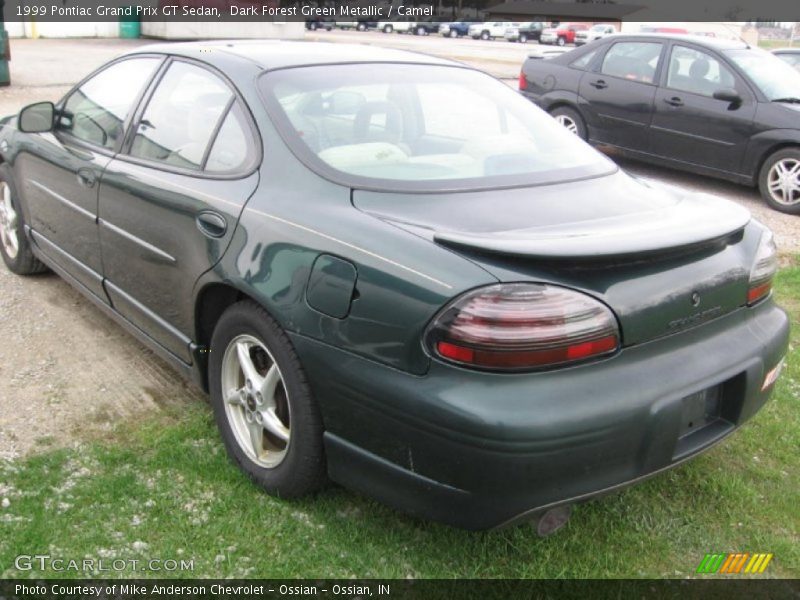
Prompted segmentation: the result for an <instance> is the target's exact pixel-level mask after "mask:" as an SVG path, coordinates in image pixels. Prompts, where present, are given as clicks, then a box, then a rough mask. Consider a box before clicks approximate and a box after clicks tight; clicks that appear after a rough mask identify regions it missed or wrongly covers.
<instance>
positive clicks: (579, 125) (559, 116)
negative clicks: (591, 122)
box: [550, 106, 587, 140]
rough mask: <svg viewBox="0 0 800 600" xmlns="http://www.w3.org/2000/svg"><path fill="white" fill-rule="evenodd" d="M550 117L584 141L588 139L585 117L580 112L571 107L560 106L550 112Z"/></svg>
mask: <svg viewBox="0 0 800 600" xmlns="http://www.w3.org/2000/svg"><path fill="white" fill-rule="evenodd" d="M550 115H551V116H552V117H553V118H554V119H555V120H556V121H558V122H559V123H560V124H561V125H563V126H564V127H566V128H567V130H568V131H571V132H572V133H574V134H575V135H577V136H578V137H579V138H581V139H582V140H585V139H586V137H587V136H586V123H584V121H583V117H581V115H580V114H579V113H578V111H576V110H575V109H573V108H570V107H569V106H559V107H558V108H555V109H553V110H552V111H550Z"/></svg>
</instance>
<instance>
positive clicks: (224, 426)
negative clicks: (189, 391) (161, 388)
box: [208, 300, 327, 498]
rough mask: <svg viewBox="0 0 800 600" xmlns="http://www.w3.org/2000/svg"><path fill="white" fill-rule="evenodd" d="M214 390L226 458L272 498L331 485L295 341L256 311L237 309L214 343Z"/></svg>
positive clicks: (223, 321) (244, 305) (242, 305)
mask: <svg viewBox="0 0 800 600" xmlns="http://www.w3.org/2000/svg"><path fill="white" fill-rule="evenodd" d="M208 378H209V387H210V392H211V403H212V406H213V408H214V417H215V419H216V421H217V426H218V427H219V430H220V434H221V436H222V440H223V442H224V444H225V448H226V450H227V451H228V456H229V457H230V458H231V460H232V461H233V462H234V463H236V464H237V465H238V466H239V468H241V469H242V470H243V471H244V472H245V473H246V474H247V475H248V476H249V477H250V478H251V479H253V481H255V482H256V483H258V484H259V485H260V486H262V487H263V488H264V489H265V490H266V491H267V492H268V493H270V494H272V495H275V496H280V497H283V498H296V497H299V496H303V495H305V494H308V493H310V492H313V491H315V490H317V489H319V488H320V487H321V486H322V485H323V484H324V483H325V482H326V481H327V479H326V465H325V451H324V447H323V443H322V433H323V425H322V417H321V415H320V412H319V408H318V407H317V404H316V402H315V401H314V398H313V397H312V395H311V390H310V388H309V385H308V382H307V380H306V376H305V372H304V371H303V367H302V365H301V364H300V359H299V358H298V357H297V354H296V352H295V350H294V347H293V346H292V343H291V341H290V340H289V338H288V336H287V335H286V333H284V331H283V330H282V329H281V328H280V327H279V326H278V324H277V323H276V322H275V320H274V319H272V317H271V316H270V315H269V314H268V313H267V312H266V311H265V310H264V309H263V308H262V307H261V306H259V305H258V304H256V303H254V302H252V301H249V300H248V301H243V302H239V303H237V304H234V305H233V306H231V307H230V308H228V310H226V311H225V313H224V314H223V315H222V317H221V318H220V320H219V323H218V324H217V326H216V328H215V329H214V335H213V336H212V339H211V354H210V356H209V372H208Z"/></svg>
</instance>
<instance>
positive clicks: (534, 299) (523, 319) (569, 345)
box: [426, 283, 619, 371]
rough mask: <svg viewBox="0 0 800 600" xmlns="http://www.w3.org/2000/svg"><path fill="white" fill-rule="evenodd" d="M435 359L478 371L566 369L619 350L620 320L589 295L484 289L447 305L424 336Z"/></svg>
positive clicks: (524, 286) (523, 287)
mask: <svg viewBox="0 0 800 600" xmlns="http://www.w3.org/2000/svg"><path fill="white" fill-rule="evenodd" d="M426 343H427V346H428V349H429V351H430V352H431V353H432V354H433V355H434V356H436V357H439V358H442V359H444V360H446V361H449V362H453V363H457V364H460V365H464V366H468V367H474V368H479V369H491V370H502V371H523V370H532V369H538V368H543V367H552V366H557V365H559V366H560V365H566V364H570V363H574V362H577V361H582V360H586V359H589V358H594V357H598V356H603V355H606V354H611V353H613V352H614V351H616V350H617V349H618V348H619V329H618V327H617V320H616V318H615V317H614V315H613V314H612V312H611V310H609V309H608V307H606V306H605V305H604V304H601V303H600V302H598V301H597V300H595V299H594V298H591V297H589V296H587V295H585V294H581V293H579V292H575V291H572V290H568V289H565V288H560V287H556V286H551V285H545V284H528V283H513V284H500V285H493V286H489V287H485V288H480V289H477V290H474V291H472V292H468V293H467V294H465V295H463V296H461V297H460V298H458V299H456V300H455V301H454V302H452V303H451V304H449V305H448V306H446V307H445V308H444V309H443V310H442V312H441V313H439V315H437V317H436V318H435V319H434V320H433V322H432V323H431V324H430V325H429V327H428V330H427V331H426Z"/></svg>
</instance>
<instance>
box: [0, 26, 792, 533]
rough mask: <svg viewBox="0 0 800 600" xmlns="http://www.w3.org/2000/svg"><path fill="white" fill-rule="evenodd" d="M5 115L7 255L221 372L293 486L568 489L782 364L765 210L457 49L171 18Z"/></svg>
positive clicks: (756, 389)
mask: <svg viewBox="0 0 800 600" xmlns="http://www.w3.org/2000/svg"><path fill="white" fill-rule="evenodd" d="M2 123H3V126H2V130H0V158H1V160H2V164H0V180H1V182H0V186H2V203H0V206H1V207H2V208H0V232H2V254H3V259H4V261H5V263H6V265H7V266H8V268H9V269H11V270H12V271H14V272H15V273H19V274H20V275H27V274H32V273H37V272H40V271H43V270H45V269H47V268H49V269H51V270H53V271H55V272H56V273H58V274H59V275H61V276H62V277H64V278H65V279H66V280H68V281H69V282H70V283H71V284H73V285H74V286H76V287H77V288H78V289H79V290H81V291H82V292H83V293H84V294H86V296H87V297H88V298H89V299H91V300H92V301H93V302H94V303H95V304H96V305H97V306H98V307H99V308H100V309H102V310H104V311H105V312H106V313H108V314H109V315H110V316H112V317H113V318H114V319H116V320H117V321H118V322H119V323H121V324H122V325H123V326H124V327H126V328H127V329H128V330H129V331H130V332H131V333H133V334H134V335H135V336H137V337H138V338H139V339H140V340H142V341H143V342H144V343H146V344H148V345H149V346H151V347H152V348H153V349H155V350H156V351H157V352H158V353H160V355H161V356H162V357H164V358H165V359H167V360H168V361H169V362H171V363H172V364H173V365H175V366H176V367H177V369H179V370H180V371H182V372H183V373H185V374H186V375H188V376H190V377H191V378H192V379H193V380H194V381H196V382H197V383H198V384H199V385H200V386H202V387H203V388H205V389H206V390H208V392H209V393H210V395H211V399H212V404H213V407H214V413H215V416H216V420H217V423H218V425H219V429H220V432H221V434H222V438H223V440H224V443H225V446H226V448H227V451H228V453H229V454H230V456H231V458H232V459H233V461H234V462H235V463H237V464H238V465H239V467H241V469H242V470H244V471H245V472H246V473H247V474H248V475H249V476H250V477H252V478H253V479H254V480H255V481H256V482H258V483H259V484H260V485H262V486H263V487H264V488H265V489H266V490H267V491H268V492H269V493H272V494H275V495H279V496H281V497H286V498H289V497H296V496H300V495H302V494H307V493H309V492H312V491H313V490H316V489H318V488H319V487H320V486H321V485H323V484H324V483H325V482H326V481H327V480H328V479H331V480H333V481H335V482H338V483H340V484H342V485H344V486H347V487H349V488H352V489H355V490H360V491H361V492H363V493H366V494H368V495H371V496H373V497H376V498H378V499H380V500H382V501H384V502H386V503H388V504H391V505H393V506H396V507H398V508H400V509H403V510H405V511H408V512H411V513H413V514H416V515H420V516H423V517H425V518H429V519H435V520H440V521H443V522H447V523H450V524H452V525H456V526H460V527H465V528H470V529H482V528H491V527H496V526H500V525H504V524H508V523H512V522H517V521H520V520H524V519H526V518H529V519H533V518H537V517H540V516H541V515H543V514H555V513H552V511H553V510H554V509H556V510H557V509H558V508H560V507H564V506H568V505H570V504H572V503H574V502H577V501H580V500H583V499H586V498H589V497H592V496H595V495H597V494H600V493H603V492H606V491H610V490H613V489H616V488H618V487H621V486H623V485H626V484H630V483H633V482H636V481H638V480H640V479H642V478H644V477H647V476H650V475H653V474H655V473H658V472H659V471H662V470H664V469H667V468H670V467H672V466H675V465H677V464H679V463H681V462H682V461H684V460H686V459H687V458H690V457H692V456H695V455H697V454H698V453H700V452H702V451H704V450H706V449H708V448H709V447H711V446H712V445H714V444H715V443H717V442H719V441H720V440H722V439H723V438H725V437H726V436H727V435H728V434H730V433H731V432H733V431H734V430H735V429H736V428H738V427H739V426H740V425H742V424H743V423H744V422H745V421H747V420H748V419H749V418H751V417H752V416H753V415H754V414H755V413H756V412H757V411H758V410H759V409H760V408H761V407H762V406H763V405H764V403H765V402H766V401H767V399H768V397H769V395H770V393H771V391H772V387H773V384H774V382H775V380H776V378H777V376H778V373H779V371H780V368H781V364H782V359H783V356H784V354H785V351H786V348H787V343H788V320H787V317H786V315H785V313H784V312H783V311H782V310H781V309H780V308H778V307H777V306H776V305H775V303H774V302H773V299H772V297H771V286H772V279H773V275H774V274H775V271H776V265H777V259H776V249H775V245H774V243H773V239H772V235H771V234H770V232H769V231H768V230H767V229H766V228H765V227H764V226H762V225H761V224H759V223H758V222H756V221H754V220H752V219H751V218H750V215H749V213H748V212H747V211H746V210H744V209H742V208H740V207H739V206H738V205H735V204H732V203H729V202H727V201H725V200H721V199H718V198H715V197H711V196H707V195H680V194H677V193H676V192H674V191H670V190H667V189H660V188H658V187H655V186H654V184H651V183H647V182H645V181H640V180H637V179H635V178H633V177H631V176H629V175H627V174H626V173H624V172H622V171H621V170H620V169H619V168H618V167H617V166H616V165H615V164H614V163H613V162H612V161H611V160H609V159H608V158H606V157H605V156H603V155H601V154H599V153H598V152H597V151H595V150H594V149H592V148H591V147H590V146H588V145H587V144H586V143H584V142H583V141H581V140H580V139H579V138H578V137H577V136H574V135H572V134H571V133H569V132H568V131H567V130H565V129H564V128H562V127H561V126H560V125H559V124H558V123H557V122H556V121H555V120H553V119H552V118H551V117H550V116H549V115H547V114H546V113H544V112H543V111H541V110H540V109H539V108H537V107H535V106H533V105H532V104H531V103H530V102H528V101H527V100H525V99H524V98H522V97H521V96H519V95H518V94H517V93H516V92H514V91H512V90H511V89H509V88H508V87H507V86H505V85H504V84H502V83H500V82H498V81H496V80H494V79H492V78H491V77H489V76H488V75H485V74H483V73H480V72H478V71H475V70H472V69H470V68H466V67H464V66H463V65H460V64H456V63H452V62H449V61H446V60H441V59H438V58H432V57H427V56H423V55H419V54H413V53H406V52H399V51H389V50H383V49H379V48H372V47H370V48H366V47H364V46H345V45H339V44H337V45H324V44H318V43H317V44H314V43H285V42H284V43H265V42H258V43H248V42H244V43H240V42H236V43H225V42H220V43H210V44H194V43H192V44H172V45H156V46H150V47H147V48H144V49H139V50H137V51H136V52H133V53H131V54H127V55H124V56H123V57H121V58H119V59H117V60H115V61H113V62H111V63H109V64H107V65H105V66H103V67H102V68H100V69H99V70H98V71H96V72H95V73H93V74H92V75H90V76H89V77H87V78H86V79H84V80H83V81H81V82H80V83H79V84H78V85H77V86H76V87H75V88H74V89H73V90H72V91H71V92H70V93H69V94H67V95H66V97H65V98H64V99H63V100H61V101H60V102H59V103H58V104H56V105H53V104H52V103H47V102H44V103H38V104H34V105H31V106H28V107H27V108H25V109H23V110H22V111H21V112H20V113H19V115H18V116H15V117H9V118H7V119H5V120H4V121H3V122H2ZM54 343H56V342H55V341H54Z"/></svg>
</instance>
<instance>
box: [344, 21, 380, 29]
mask: <svg viewBox="0 0 800 600" xmlns="http://www.w3.org/2000/svg"><path fill="white" fill-rule="evenodd" d="M334 24H335V25H336V27H338V28H339V29H355V30H356V31H367V30H369V29H375V28H376V27H377V26H378V22H377V21H334Z"/></svg>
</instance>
